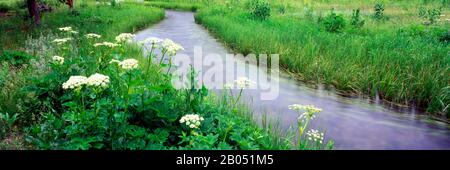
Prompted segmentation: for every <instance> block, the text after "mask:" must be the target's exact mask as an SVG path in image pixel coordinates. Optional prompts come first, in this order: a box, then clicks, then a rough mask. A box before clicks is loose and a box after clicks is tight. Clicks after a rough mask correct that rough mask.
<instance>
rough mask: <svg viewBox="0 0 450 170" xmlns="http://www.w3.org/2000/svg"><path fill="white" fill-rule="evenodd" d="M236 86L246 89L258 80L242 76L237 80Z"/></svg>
mask: <svg viewBox="0 0 450 170" xmlns="http://www.w3.org/2000/svg"><path fill="white" fill-rule="evenodd" d="M235 83H236V86H237V88H239V89H246V88H250V87H253V86H255V85H256V82H254V81H252V80H250V79H248V78H247V77H240V78H238V79H237V80H235Z"/></svg>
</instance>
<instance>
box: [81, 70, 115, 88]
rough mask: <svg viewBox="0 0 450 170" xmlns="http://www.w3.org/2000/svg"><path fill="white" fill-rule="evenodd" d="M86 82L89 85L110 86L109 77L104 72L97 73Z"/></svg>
mask: <svg viewBox="0 0 450 170" xmlns="http://www.w3.org/2000/svg"><path fill="white" fill-rule="evenodd" d="M86 84H87V85H88V86H94V87H103V88H106V87H108V84H109V77H108V76H105V75H103V74H98V73H95V74H93V75H91V76H89V78H87V80H86Z"/></svg>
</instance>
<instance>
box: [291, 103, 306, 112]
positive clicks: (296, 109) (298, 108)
mask: <svg viewBox="0 0 450 170" xmlns="http://www.w3.org/2000/svg"><path fill="white" fill-rule="evenodd" d="M288 108H289V109H290V110H295V111H300V110H302V108H303V106H302V105H299V104H293V105H289V106H288Z"/></svg>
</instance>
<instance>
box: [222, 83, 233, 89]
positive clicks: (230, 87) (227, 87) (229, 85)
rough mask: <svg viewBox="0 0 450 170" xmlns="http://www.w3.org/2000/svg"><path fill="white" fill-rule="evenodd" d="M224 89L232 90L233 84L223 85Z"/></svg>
mask: <svg viewBox="0 0 450 170" xmlns="http://www.w3.org/2000/svg"><path fill="white" fill-rule="evenodd" d="M223 88H224V89H232V88H233V84H231V83H226V84H225V85H223Z"/></svg>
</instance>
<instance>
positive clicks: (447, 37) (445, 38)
mask: <svg viewBox="0 0 450 170" xmlns="http://www.w3.org/2000/svg"><path fill="white" fill-rule="evenodd" d="M439 41H440V42H443V43H447V44H448V43H450V30H448V31H446V32H444V33H442V34H441V36H439Z"/></svg>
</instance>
